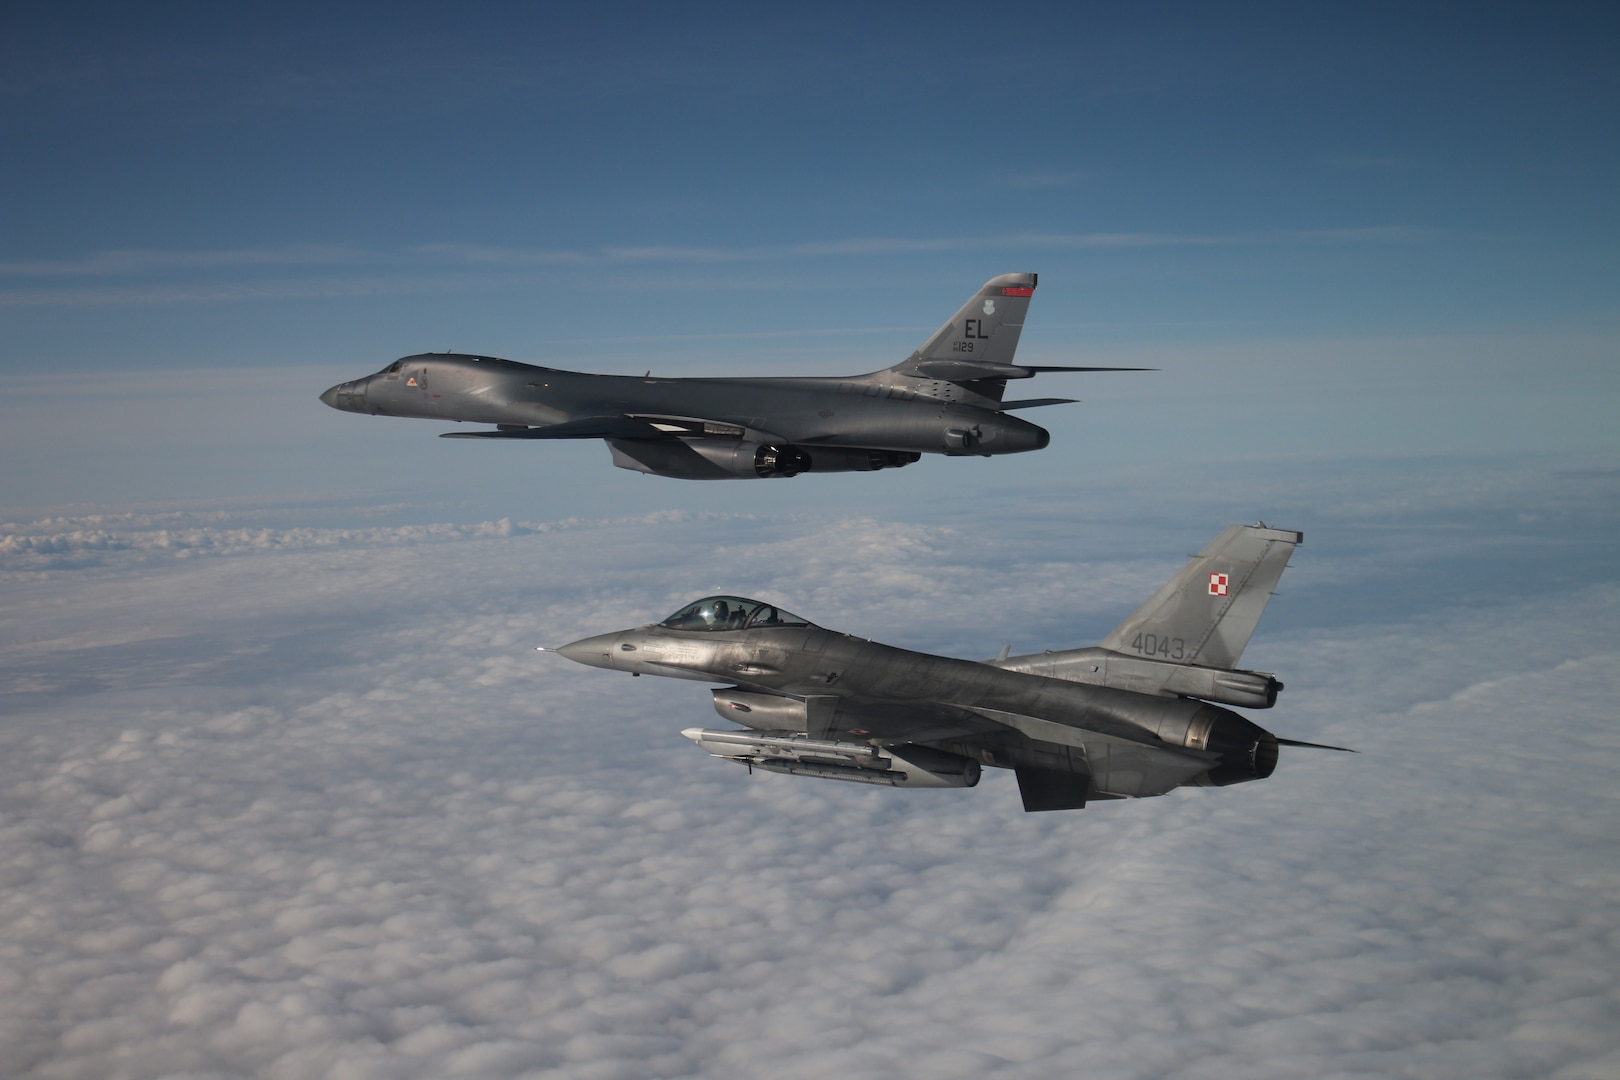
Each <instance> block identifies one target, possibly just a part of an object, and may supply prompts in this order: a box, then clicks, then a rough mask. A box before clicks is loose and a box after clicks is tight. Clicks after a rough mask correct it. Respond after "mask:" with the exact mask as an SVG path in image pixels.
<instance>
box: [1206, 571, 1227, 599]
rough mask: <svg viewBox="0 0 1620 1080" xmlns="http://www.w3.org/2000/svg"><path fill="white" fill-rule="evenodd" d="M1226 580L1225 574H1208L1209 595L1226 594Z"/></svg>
mask: <svg viewBox="0 0 1620 1080" xmlns="http://www.w3.org/2000/svg"><path fill="white" fill-rule="evenodd" d="M1226 580H1227V579H1226V575H1225V574H1210V575H1209V595H1211V596H1225V595H1226Z"/></svg>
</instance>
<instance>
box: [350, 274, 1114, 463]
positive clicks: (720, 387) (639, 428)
mask: <svg viewBox="0 0 1620 1080" xmlns="http://www.w3.org/2000/svg"><path fill="white" fill-rule="evenodd" d="M1034 295H1035V275H1034V274H1003V275H1002V276H1001V277H998V278H994V279H992V280H991V281H989V282H987V283H986V284H985V286H984V288H982V289H980V290H979V291H978V292H977V293H975V294H974V295H973V298H972V299H971V300H969V301H968V302H967V303H966V304H964V305H962V309H961V310H960V311H958V312H957V313H956V314H955V315H954V316H952V318H951V321H950V322H948V323H946V324H945V325H944V326H942V327H940V328H939V330H938V331H937V332H936V333H935V334H934V336H933V337H931V338H929V339H928V341H927V342H926V343H924V345H923V346H922V348H920V349H918V350H917V351H916V352H914V353H912V354H911V355H910V356H909V357H907V358H906V360H905V361H904V362H903V363H900V364H897V365H895V366H894V367H892V368H888V369H886V370H883V371H876V372H873V373H872V374H870V375H852V376H849V377H846V378H758V379H670V378H663V377H658V378H654V377H653V376H652V374H651V373H650V372H649V373H648V374H647V375H645V376H643V377H639V378H637V377H629V376H622V375H587V374H582V373H580V372H574V371H559V370H557V369H555V368H546V367H537V366H534V365H531V364H519V363H515V362H514V361H511V360H498V359H496V358H494V357H490V356H473V355H468V354H463V353H423V354H420V355H417V356H407V357H404V358H403V359H400V360H396V361H394V362H393V363H392V364H389V365H388V366H387V367H386V368H384V369H383V370H382V371H379V372H378V373H377V374H375V375H368V376H366V377H365V378H363V379H356V380H354V381H353V382H346V383H340V384H338V385H337V386H334V387H332V388H331V389H330V390H328V391H326V393H324V394H322V395H321V400H322V401H324V402H325V403H326V404H328V405H330V406H332V407H333V408H334V409H342V410H345V411H347V412H357V413H370V414H372V415H374V416H416V417H425V418H427V419H430V420H458V421H461V420H464V421H469V422H471V423H478V424H492V425H494V427H493V428H492V429H490V430H485V431H454V432H448V433H446V434H445V436H444V437H445V438H447V439H604V440H606V441H607V444H608V449H609V450H611V451H612V452H613V464H615V465H617V466H619V467H620V468H621V469H634V470H636V471H637V472H644V473H652V474H654V475H657V476H674V477H678V478H680V479H683V480H735V479H752V478H756V477H767V478H768V477H785V476H797V475H798V474H800V473H806V472H871V471H873V470H875V469H888V468H897V467H899V466H902V465H909V464H910V463H911V462H913V461H916V460H917V459H918V458H920V457H921V456H922V455H923V454H947V455H956V456H964V455H979V456H983V457H990V456H991V455H994V454H1019V453H1023V452H1024V451H1026V450H1040V449H1042V448H1043V447H1045V446H1046V444H1047V442H1048V441H1049V439H1050V436H1049V435H1048V434H1047V432H1046V430H1045V429H1044V428H1039V427H1036V426H1035V425H1034V424H1031V423H1029V422H1028V421H1026V420H1020V419H1019V418H1018V417H1016V416H1013V415H1012V413H1013V412H1014V411H1016V410H1019V409H1032V408H1035V407H1036V406H1040V405H1060V404H1065V403H1067V402H1070V401H1072V400H1073V399H1072V398H1028V399H1025V400H1020V401H1007V400H1004V399H1003V396H1002V395H1003V391H1004V390H1005V389H1006V387H1007V382H1008V381H1009V380H1012V379H1028V378H1030V377H1032V376H1034V375H1035V374H1037V373H1039V372H1043V371H1138V370H1142V369H1140V368H1106V367H1103V368H1098V367H1036V366H1032V365H1020V364H1015V363H1013V353H1014V351H1015V350H1016V349H1017V348H1018V335H1019V333H1020V332H1021V331H1022V330H1023V328H1024V313H1025V312H1026V311H1027V310H1028V309H1029V301H1030V297H1032V296H1034Z"/></svg>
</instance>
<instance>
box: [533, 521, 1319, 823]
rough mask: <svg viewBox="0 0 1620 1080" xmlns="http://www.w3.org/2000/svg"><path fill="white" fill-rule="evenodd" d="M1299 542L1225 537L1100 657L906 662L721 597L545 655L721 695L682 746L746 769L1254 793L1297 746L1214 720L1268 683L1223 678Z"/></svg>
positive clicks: (1270, 680)
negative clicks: (1237, 788) (998, 774)
mask: <svg viewBox="0 0 1620 1080" xmlns="http://www.w3.org/2000/svg"><path fill="white" fill-rule="evenodd" d="M1302 539H1303V537H1302V536H1301V534H1299V533H1297V532H1289V531H1284V530H1280V529H1270V528H1267V527H1266V526H1264V525H1248V526H1245V525H1233V526H1230V527H1228V528H1227V529H1226V530H1224V531H1223V532H1222V533H1221V534H1220V535H1219V536H1218V537H1216V538H1215V539H1214V540H1213V541H1211V542H1210V544H1209V545H1207V546H1206V547H1205V548H1204V549H1203V550H1202V551H1200V552H1199V553H1198V554H1197V555H1196V556H1194V557H1193V559H1192V561H1191V562H1190V563H1189V564H1188V565H1187V566H1186V567H1184V568H1183V569H1182V570H1181V572H1179V573H1178V574H1176V575H1175V576H1174V577H1173V578H1172V579H1171V580H1170V581H1169V582H1167V583H1166V584H1165V586H1164V587H1163V588H1162V589H1160V590H1159V591H1158V593H1156V594H1155V595H1154V596H1153V598H1152V599H1150V600H1149V601H1148V602H1147V603H1145V604H1144V605H1143V606H1142V607H1141V608H1139V609H1138V610H1137V611H1136V612H1134V613H1133V614H1132V615H1131V616H1130V617H1129V618H1128V619H1126V620H1125V622H1124V623H1122V624H1121V625H1120V627H1119V629H1117V630H1115V631H1114V633H1112V634H1110V635H1109V637H1108V638H1106V639H1105V641H1104V643H1103V645H1102V646H1099V647H1096V648H1089V649H1072V650H1066V651H1062V652H1047V653H1040V654H1036V655H1032V656H1018V657H1001V658H998V659H996V660H993V661H989V662H986V663H979V662H975V661H970V660H958V659H953V658H950V657H944V656H933V655H929V654H927V653H918V652H912V651H910V650H907V649H899V648H894V647H892V646H889V645H882V644H879V643H877V642H873V641H867V640H864V639H861V638H855V637H851V636H849V635H847V634H841V633H837V632H835V631H832V630H827V629H824V628H822V627H819V626H815V625H812V624H810V623H808V622H806V621H804V620H802V619H799V618H797V617H795V616H793V615H791V614H789V613H787V612H785V611H782V610H780V609H778V608H776V607H774V606H773V605H770V604H766V603H761V602H759V601H755V600H748V599H746V598H743V597H735V596H716V597H708V598H706V599H704V600H700V601H696V602H694V603H693V604H691V605H688V606H687V607H686V608H683V609H682V610H681V611H679V612H677V613H676V614H675V615H672V616H671V617H670V618H668V619H666V620H664V621H663V622H661V623H657V624H654V625H651V626H644V627H640V628H638V629H635V630H624V631H620V632H617V633H610V634H601V635H598V636H596V637H589V638H584V639H582V640H580V641H575V642H572V643H570V644H567V645H564V646H562V647H561V648H559V649H557V650H556V651H557V652H559V653H561V654H562V655H563V656H565V657H567V658H568V659H570V660H574V661H576V662H578V663H581V664H586V665H589V666H591V667H600V668H607V669H610V670H616V671H628V672H630V673H631V674H634V675H643V674H646V675H664V676H669V677H673V678H682V679H695V680H699V681H703V682H722V683H730V684H732V685H729V686H727V687H725V688H723V689H720V690H716V691H715V692H714V704H715V709H716V711H718V712H719V713H720V715H721V716H723V717H725V718H727V719H729V720H734V721H736V722H737V723H740V724H742V725H744V728H745V729H746V730H742V731H738V730H731V731H725V730H714V729H698V728H693V729H688V730H687V731H685V732H683V734H685V735H686V736H687V737H688V738H691V739H692V740H693V741H695V742H697V743H698V744H699V745H700V746H702V747H703V748H704V749H706V750H708V751H709V752H710V753H712V754H715V755H717V756H720V757H724V758H727V759H730V760H733V761H738V762H741V763H743V764H745V765H747V766H749V767H750V768H761V769H769V770H773V771H777V772H787V773H794V774H799V775H807V776H819V777H826V778H832V779H841V780H851V781H857V782H861V783H870V784H888V785H891V786H896V787H971V786H973V785H974V784H975V783H977V781H978V778H979V772H980V768H981V766H986V765H988V766H993V767H999V768H1010V769H1014V770H1016V771H1017V773H1018V780H1019V788H1020V791H1021V792H1022V794H1023V798H1024V805H1025V808H1026V809H1028V810H1056V809H1072V808H1078V807H1082V806H1084V805H1085V803H1086V802H1087V801H1088V800H1091V799H1110V798H1136V797H1143V796H1149V795H1161V794H1164V793H1165V792H1167V791H1170V790H1172V789H1174V788H1176V787H1179V786H1182V785H1186V784H1193V785H1216V786H1222V785H1226V784H1234V783H1242V782H1244V781H1248V780H1258V779H1263V778H1265V777H1267V776H1269V775H1271V772H1272V770H1273V769H1274V768H1275V767H1276V764H1277V757H1278V747H1279V745H1301V744H1297V743H1292V741H1291V740H1287V739H1278V738H1277V737H1276V736H1274V735H1272V734H1271V733H1270V732H1268V731H1266V730H1264V729H1263V728H1261V727H1259V726H1258V725H1256V724H1254V723H1252V722H1251V721H1249V720H1247V719H1245V718H1244V717H1242V716H1240V715H1239V714H1237V713H1235V712H1233V711H1231V710H1230V709H1227V708H1223V707H1222V706H1223V705H1229V704H1230V705H1247V706H1250V707H1255V708H1269V707H1270V706H1271V705H1273V704H1275V702H1276V699H1277V694H1278V692H1279V691H1280V690H1281V689H1282V684H1281V683H1280V682H1278V681H1277V679H1276V677H1275V676H1273V675H1271V674H1269V673H1266V672H1257V671H1243V670H1239V669H1237V668H1236V667H1235V665H1236V663H1237V661H1238V659H1239V657H1240V656H1241V654H1242V652H1243V650H1244V647H1245V646H1246V645H1247V644H1248V640H1249V637H1250V635H1251V634H1252V633H1253V631H1254V628H1255V625H1256V623H1258V621H1259V618H1260V615H1261V613H1262V612H1263V610H1264V608H1265V605H1266V601H1267V600H1268V599H1269V598H1270V595H1271V590H1272V588H1273V586H1274V585H1275V584H1276V582H1277V580H1278V578H1279V577H1280V576H1281V574H1282V572H1283V570H1284V569H1285V568H1286V567H1287V565H1288V559H1289V557H1290V555H1292V553H1293V550H1294V548H1295V547H1296V546H1297V545H1298V544H1299V543H1300V542H1301V540H1302Z"/></svg>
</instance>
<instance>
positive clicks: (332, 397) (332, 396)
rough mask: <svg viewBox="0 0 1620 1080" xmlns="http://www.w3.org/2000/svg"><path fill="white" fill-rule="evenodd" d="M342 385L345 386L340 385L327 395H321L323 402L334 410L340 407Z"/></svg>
mask: <svg viewBox="0 0 1620 1080" xmlns="http://www.w3.org/2000/svg"><path fill="white" fill-rule="evenodd" d="M342 385H343V384H342V383H339V384H338V385H337V386H334V387H332V389H330V390H328V391H327V392H326V393H324V394H322V395H321V401H322V402H323V403H324V404H327V405H330V406H332V408H334V409H335V408H337V407H338V403H337V395H338V390H340V389H342ZM306 393H307V391H306Z"/></svg>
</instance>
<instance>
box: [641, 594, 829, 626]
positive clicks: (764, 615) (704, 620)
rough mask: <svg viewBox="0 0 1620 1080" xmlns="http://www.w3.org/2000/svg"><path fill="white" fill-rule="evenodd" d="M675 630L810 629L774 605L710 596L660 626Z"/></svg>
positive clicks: (688, 606)
mask: <svg viewBox="0 0 1620 1080" xmlns="http://www.w3.org/2000/svg"><path fill="white" fill-rule="evenodd" d="M658 625H659V626H667V627H668V628H669V629H671V630H743V629H748V630H754V629H758V628H760V627H765V626H809V625H810V624H809V623H808V622H806V621H805V620H804V619H801V618H799V617H798V616H797V615H794V614H792V613H791V612H787V611H783V610H782V609H781V608H779V607H775V606H774V605H771V604H766V603H761V602H760V601H758V600H749V599H746V598H745V597H741V596H706V597H704V598H703V599H702V600H698V601H695V602H694V603H690V604H687V605H686V606H685V607H683V608H681V610H679V611H677V612H676V613H675V614H673V615H671V616H670V617H669V618H667V619H665V620H664V621H663V622H661V623H659V624H658Z"/></svg>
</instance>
